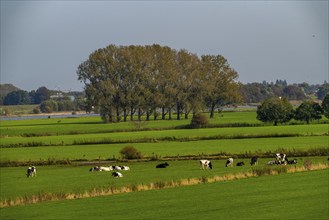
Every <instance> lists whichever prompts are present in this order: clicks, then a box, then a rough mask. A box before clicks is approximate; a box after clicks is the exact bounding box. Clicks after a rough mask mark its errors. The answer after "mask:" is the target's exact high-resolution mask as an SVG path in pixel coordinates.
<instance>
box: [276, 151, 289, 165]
mask: <svg viewBox="0 0 329 220" xmlns="http://www.w3.org/2000/svg"><path fill="white" fill-rule="evenodd" d="M275 164H276V165H287V161H286V154H281V153H277V154H276V159H275Z"/></svg>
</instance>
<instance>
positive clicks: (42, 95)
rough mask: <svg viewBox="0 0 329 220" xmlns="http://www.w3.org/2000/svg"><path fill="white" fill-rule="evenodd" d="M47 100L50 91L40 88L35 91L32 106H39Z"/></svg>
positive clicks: (43, 87)
mask: <svg viewBox="0 0 329 220" xmlns="http://www.w3.org/2000/svg"><path fill="white" fill-rule="evenodd" d="M48 99H50V91H49V90H48V89H47V88H46V87H45V86H42V87H40V88H38V89H37V91H35V94H34V98H33V102H34V104H40V103H41V102H43V101H46V100H48Z"/></svg>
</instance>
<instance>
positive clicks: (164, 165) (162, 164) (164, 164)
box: [155, 162, 169, 168]
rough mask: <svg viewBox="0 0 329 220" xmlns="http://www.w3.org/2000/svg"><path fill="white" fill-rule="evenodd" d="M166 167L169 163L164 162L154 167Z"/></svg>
mask: <svg viewBox="0 0 329 220" xmlns="http://www.w3.org/2000/svg"><path fill="white" fill-rule="evenodd" d="M167 166H169V163H167V162H165V163H160V164H158V165H156V167H155V168H166V167H167Z"/></svg>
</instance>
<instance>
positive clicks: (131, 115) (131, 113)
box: [130, 106, 134, 121]
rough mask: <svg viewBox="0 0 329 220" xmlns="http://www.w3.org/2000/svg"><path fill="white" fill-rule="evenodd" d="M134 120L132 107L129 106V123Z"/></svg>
mask: <svg viewBox="0 0 329 220" xmlns="http://www.w3.org/2000/svg"><path fill="white" fill-rule="evenodd" d="M133 120H134V107H133V106H130V121H133Z"/></svg>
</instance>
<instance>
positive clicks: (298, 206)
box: [0, 170, 329, 219]
mask: <svg viewBox="0 0 329 220" xmlns="http://www.w3.org/2000/svg"><path fill="white" fill-rule="evenodd" d="M328 198H329V197H328V171H327V170H321V171H312V172H302V173H290V174H282V175H279V176H263V177H255V178H248V179H240V180H234V181H227V182H215V183H205V184H199V185H194V186H186V187H178V188H171V189H162V190H152V191H143V192H132V193H126V194H119V195H112V196H102V197H95V198H86V199H79V200H68V201H58V202H45V203H40V204H34V205H26V206H16V207H10V208H3V209H1V212H0V213H1V219H22V217H23V216H24V217H23V218H24V219H250V218H252V219H279V218H280V219H282V218H284V219H328V215H329V211H328V205H329V199H328Z"/></svg>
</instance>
